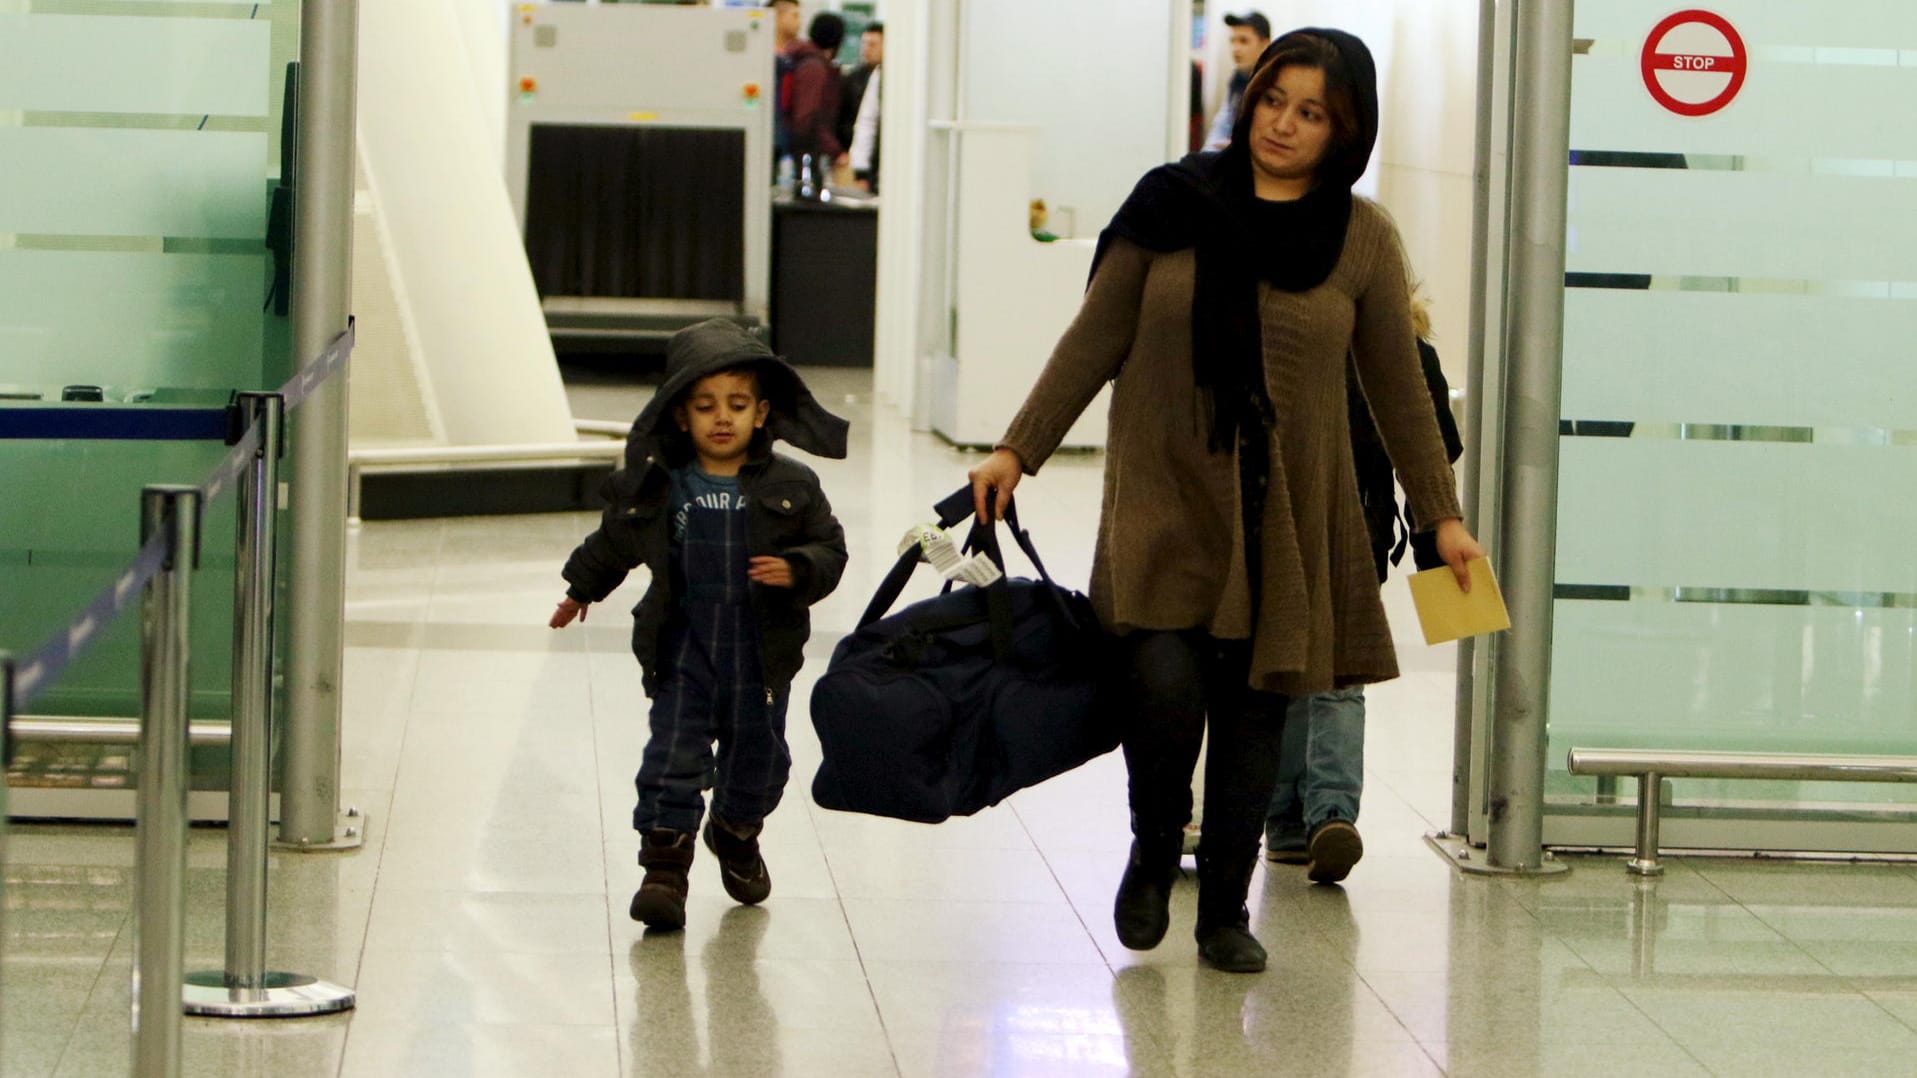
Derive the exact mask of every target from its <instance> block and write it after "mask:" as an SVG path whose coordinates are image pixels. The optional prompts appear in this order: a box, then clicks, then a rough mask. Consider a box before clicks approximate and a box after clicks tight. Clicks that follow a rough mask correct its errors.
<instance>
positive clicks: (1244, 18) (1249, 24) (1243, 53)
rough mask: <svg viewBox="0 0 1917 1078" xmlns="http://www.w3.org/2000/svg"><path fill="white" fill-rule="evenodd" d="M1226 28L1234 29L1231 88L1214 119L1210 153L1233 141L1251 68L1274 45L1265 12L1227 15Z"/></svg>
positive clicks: (1209, 138) (1232, 30) (1208, 148)
mask: <svg viewBox="0 0 1917 1078" xmlns="http://www.w3.org/2000/svg"><path fill="white" fill-rule="evenodd" d="M1225 25H1226V26H1229V27H1231V62H1232V73H1231V86H1230V87H1229V88H1228V89H1227V90H1226V91H1225V100H1224V101H1223V102H1222V103H1220V104H1219V106H1218V116H1217V117H1216V118H1215V119H1213V120H1212V123H1211V134H1210V135H1208V136H1206V138H1205V148H1206V149H1207V150H1216V149H1221V148H1223V147H1224V145H1225V144H1226V143H1228V142H1230V141H1231V126H1232V124H1233V123H1234V122H1235V121H1236V120H1237V119H1238V99H1239V98H1241V97H1243V96H1245V84H1246V83H1248V82H1250V81H1251V69H1252V67H1253V66H1254V65H1256V64H1257V63H1258V57H1260V56H1262V55H1264V51H1265V46H1266V45H1269V44H1271V20H1270V19H1267V18H1265V16H1264V15H1263V13H1261V12H1257V11H1247V12H1245V13H1244V14H1243V15H1227V16H1225Z"/></svg>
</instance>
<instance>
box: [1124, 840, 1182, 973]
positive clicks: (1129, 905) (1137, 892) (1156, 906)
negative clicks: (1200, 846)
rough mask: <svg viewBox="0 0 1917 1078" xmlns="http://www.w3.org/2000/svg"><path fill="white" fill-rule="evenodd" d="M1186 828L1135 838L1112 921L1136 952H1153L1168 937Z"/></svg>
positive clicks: (1128, 945) (1127, 943) (1126, 943)
mask: <svg viewBox="0 0 1917 1078" xmlns="http://www.w3.org/2000/svg"><path fill="white" fill-rule="evenodd" d="M1184 840H1185V836H1184V832H1183V829H1182V828H1181V829H1179V830H1174V831H1170V832H1160V833H1145V834H1140V835H1139V836H1138V837H1137V838H1134V839H1132V853H1131V859H1130V860H1128V861H1127V862H1126V863H1125V875H1124V878H1122V879H1120V880H1119V881H1118V898H1117V899H1116V900H1115V901H1114V902H1113V903H1112V924H1113V926H1114V927H1116V928H1117V929H1118V942H1120V943H1122V944H1124V945H1125V946H1126V947H1129V948H1131V949H1132V950H1134V951H1149V950H1151V949H1152V948H1153V947H1156V946H1158V944H1159V941H1161V940H1163V939H1164V938H1165V930H1166V929H1167V928H1169V927H1170V926H1171V889H1172V884H1173V882H1175V881H1176V880H1177V879H1178V858H1179V856H1180V855H1181V853H1182V847H1183V844H1184Z"/></svg>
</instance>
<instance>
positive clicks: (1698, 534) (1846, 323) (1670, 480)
mask: <svg viewBox="0 0 1917 1078" xmlns="http://www.w3.org/2000/svg"><path fill="white" fill-rule="evenodd" d="M1672 7H1673V5H1670V4H1668V3H1665V2H1662V0H1658V2H1647V0H1585V2H1580V3H1579V4H1578V5H1577V11H1576V31H1575V32H1576V37H1577V44H1576V51H1577V54H1576V56H1575V58H1574V61H1573V105H1572V113H1571V147H1572V152H1571V161H1570V202H1569V233H1568V236H1567V240H1568V245H1567V271H1568V272H1567V278H1566V282H1565V283H1566V291H1565V331H1564V381H1563V401H1562V415H1563V417H1564V419H1563V422H1562V424H1561V428H1560V434H1561V441H1560V452H1561V477H1560V486H1559V490H1560V494H1559V499H1560V500H1559V504H1558V506H1557V514H1558V530H1557V559H1558V560H1557V572H1556V581H1557V592H1556V595H1557V598H1556V614H1555V624H1554V645H1553V663H1554V665H1553V670H1552V680H1551V696H1550V699H1551V718H1550V756H1549V761H1550V768H1551V775H1550V781H1549V783H1548V792H1549V794H1550V798H1549V807H1548V809H1547V830H1546V836H1547V841H1551V842H1554V843H1570V844H1577V843H1583V842H1603V843H1605V844H1617V843H1624V842H1628V841H1629V812H1630V808H1631V806H1630V804H1629V800H1630V798H1631V797H1633V796H1635V792H1634V791H1632V790H1631V789H1630V784H1629V783H1628V782H1626V783H1625V784H1624V789H1623V790H1621V791H1620V790H1614V789H1609V788H1605V787H1602V786H1600V785H1599V783H1598V781H1597V780H1593V779H1579V778H1573V777H1571V776H1569V775H1568V774H1566V773H1565V770H1564V769H1565V754H1566V751H1567V750H1568V749H1569V748H1570V747H1572V746H1574V745H1582V746H1605V747H1668V748H1674V749H1735V750H1753V751H1775V752H1792V753H1815V752H1856V753H1881V754H1907V753H1917V684H1913V671H1914V670H1917V559H1913V558H1911V557H1910V555H1909V550H1910V536H1911V535H1912V534H1913V528H1914V527H1917V393H1912V392H1909V391H1908V389H1907V386H1908V384H1909V380H1910V375H1909V373H1908V371H1909V368H1908V367H1907V366H1906V363H1907V362H1908V359H1907V356H1906V354H1905V353H1906V351H1907V349H1908V347H1909V342H1910V341H1912V340H1913V339H1917V268H1913V267H1917V263H1914V262H1913V260H1912V255H1911V252H1912V251H1913V250H1917V127H1913V126H1912V125H1910V124H1908V123H1903V122H1898V121H1896V120H1893V119H1891V118H1893V117H1903V116H1907V115H1910V114H1911V110H1912V107H1913V106H1914V105H1917V5H1908V4H1884V3H1875V2H1864V0H1831V2H1829V3H1821V4H1815V5H1811V4H1777V3H1771V2H1768V0H1724V2H1720V3H1717V4H1714V5H1712V7H1711V9H1710V10H1709V11H1708V12H1700V11H1690V12H1685V13H1681V14H1679V15H1672ZM1620 797H1622V799H1623V803H1619V798H1620ZM1671 797H1672V801H1673V803H1674V805H1675V806H1676V807H1675V808H1674V809H1673V810H1671V811H1670V813H1669V814H1668V815H1667V817H1666V818H1667V820H1669V821H1671V822H1670V823H1667V827H1666V835H1667V844H1670V845H1690V846H1700V845H1703V846H1717V845H1722V846H1737V847H1749V846H1759V847H1763V846H1778V847H1785V848H1820V849H1862V850H1901V849H1917V837H1913V836H1911V835H1909V834H1907V832H1908V831H1910V829H1909V828H1906V827H1870V826H1868V825H1869V824H1870V823H1872V822H1890V823H1897V822H1903V821H1906V820H1907V819H1908V817H1907V816H1906V815H1905V813H1904V808H1905V806H1908V805H1909V804H1911V803H1912V802H1917V787H1911V786H1904V785H1896V784H1832V783H1754V782H1717V781H1708V780H1682V781H1679V782H1677V783H1675V784H1674V787H1673V789H1672V792H1671ZM1802 823H1815V824H1835V825H1839V827H1840V828H1841V830H1833V829H1831V828H1829V827H1826V828H1824V829H1823V830H1822V831H1818V832H1815V834H1816V836H1817V837H1816V838H1815V840H1814V841H1813V839H1812V837H1811V836H1812V835H1813V832H1812V831H1808V830H1805V829H1802V828H1798V829H1796V830H1793V829H1792V828H1791V826H1789V825H1792V824H1802ZM1859 824H1862V825H1864V826H1858V825H1859Z"/></svg>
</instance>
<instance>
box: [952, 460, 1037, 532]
mask: <svg viewBox="0 0 1917 1078" xmlns="http://www.w3.org/2000/svg"><path fill="white" fill-rule="evenodd" d="M965 474H966V475H967V476H968V477H970V479H971V480H972V507H973V508H974V509H976V510H977V511H978V520H979V523H981V524H987V523H990V521H989V520H988V519H987V518H986V506H987V505H990V506H992V508H993V509H995V510H996V515H997V516H999V517H1003V516H1004V515H1005V507H1006V506H1008V505H1010V504H1012V488H1013V487H1016V486H1018V481H1019V480H1020V479H1022V478H1024V477H1025V462H1024V461H1022V460H1020V459H1019V458H1018V454H1017V453H1014V452H1012V451H1011V450H1010V449H994V450H993V451H992V455H991V456H989V457H986V458H985V459H984V460H983V461H980V462H979V466H978V467H976V468H973V469H972V470H971V471H969V472H967V473H965ZM992 491H997V492H998V498H997V500H996V501H995V502H994V501H993V500H992V495H991V492H992Z"/></svg>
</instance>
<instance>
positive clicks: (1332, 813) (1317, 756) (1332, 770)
mask: <svg viewBox="0 0 1917 1078" xmlns="http://www.w3.org/2000/svg"><path fill="white" fill-rule="evenodd" d="M1308 702H1309V703H1310V705H1311V729H1310V734H1309V736H1308V737H1307V739H1306V746H1305V779H1304V804H1305V831H1306V833H1307V834H1309V833H1310V832H1311V829H1312V828H1315V827H1317V826H1318V825H1319V824H1322V823H1324V822H1325V821H1326V820H1330V819H1339V820H1344V821H1345V822H1347V823H1356V822H1357V821H1358V799H1359V797H1360V795H1362V794H1363V793H1364V787H1365V690H1364V686H1362V685H1353V686H1351V687H1350V688H1346V689H1337V690H1334V691H1332V692H1327V693H1319V694H1318V695H1316V696H1313V697H1310V698H1309V701H1308Z"/></svg>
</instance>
